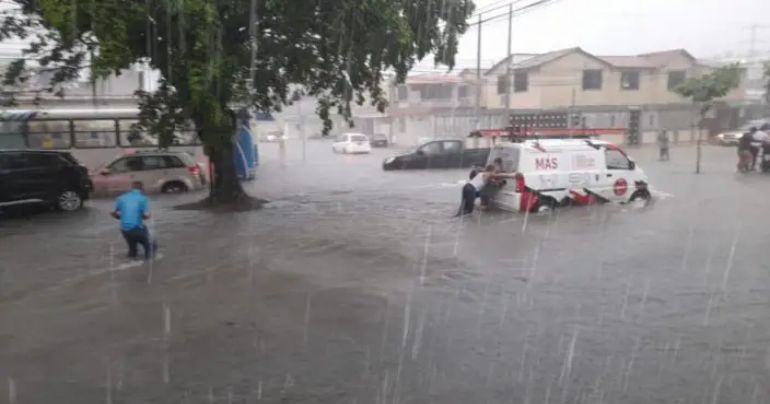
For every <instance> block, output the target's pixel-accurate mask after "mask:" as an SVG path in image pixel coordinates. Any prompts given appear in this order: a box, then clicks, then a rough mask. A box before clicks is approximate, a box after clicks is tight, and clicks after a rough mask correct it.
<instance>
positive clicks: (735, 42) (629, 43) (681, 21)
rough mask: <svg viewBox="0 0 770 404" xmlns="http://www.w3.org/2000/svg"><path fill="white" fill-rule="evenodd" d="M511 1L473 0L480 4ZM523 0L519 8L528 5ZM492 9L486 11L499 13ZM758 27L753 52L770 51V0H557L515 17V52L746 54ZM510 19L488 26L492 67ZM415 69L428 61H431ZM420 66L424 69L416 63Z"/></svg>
mask: <svg viewBox="0 0 770 404" xmlns="http://www.w3.org/2000/svg"><path fill="white" fill-rule="evenodd" d="M509 2H510V0H507V1H501V0H477V1H476V5H477V9H484V8H489V7H490V5H492V6H494V5H497V4H507V3H509ZM530 2H531V1H530V0H522V1H521V2H520V3H519V5H518V6H517V7H520V6H521V5H524V4H528V3H530ZM505 11H506V10H505V9H501V10H496V11H493V12H491V13H490V14H489V16H493V15H497V14H500V13H504V12H505ZM762 19H763V20H764V24H766V28H763V29H759V30H758V31H757V34H758V35H757V38H758V46H757V48H758V50H760V51H762V52H764V53H770V0H554V3H552V4H550V5H546V6H543V7H540V8H539V9H537V10H533V11H531V12H528V13H526V14H523V15H521V16H515V17H514V20H513V51H514V52H546V51H549V50H554V49H560V48H568V47H572V46H580V47H582V48H583V49H585V50H586V51H588V52H591V53H596V54H636V53H642V52H651V51H656V50H664V49H673V48H685V49H687V50H689V51H690V52H691V53H693V54H694V55H695V56H696V57H701V58H706V57H713V56H717V55H722V54H724V53H725V52H727V51H732V52H734V53H736V54H745V53H746V52H747V50H748V47H749V44H748V40H749V32H750V30H749V26H750V25H751V24H755V23H756V24H762V23H763V21H762ZM507 29H508V20H507V18H502V19H499V20H497V21H492V22H489V23H485V24H484V25H483V32H482V47H481V48H482V61H483V62H484V63H485V64H486V65H489V64H491V63H492V61H498V60H500V59H501V58H503V57H504V56H505V54H506V46H507V45H506V38H507V32H508V31H507ZM477 35H478V28H477V26H472V27H471V28H470V29H469V30H468V32H467V33H466V34H465V36H464V37H463V38H462V40H461V44H460V51H459V53H458V55H457V66H458V67H475V64H476V39H477ZM420 66H431V63H426V64H421V65H420ZM420 68H422V67H420Z"/></svg>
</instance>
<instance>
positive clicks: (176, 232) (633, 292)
mask: <svg viewBox="0 0 770 404" xmlns="http://www.w3.org/2000/svg"><path fill="white" fill-rule="evenodd" d="M628 151H629V154H631V155H632V156H633V157H634V158H635V159H636V161H637V163H638V164H639V165H640V166H641V167H642V168H643V169H645V171H646V173H647V175H648V176H649V178H650V182H651V183H652V185H653V189H654V192H653V194H654V195H655V196H656V200H655V201H654V203H652V204H650V205H649V206H646V207H644V206H616V205H604V206H592V207H581V208H565V209H557V210H554V211H551V212H547V213H541V214H533V215H522V214H509V213H504V212H488V213H487V212H484V213H479V212H477V213H475V214H474V215H472V216H469V217H465V218H455V217H453V215H454V214H455V212H456V211H457V207H458V204H459V198H460V188H461V185H462V183H463V180H464V179H465V178H467V170H426V171H395V172H384V171H382V168H381V162H382V159H383V158H385V157H386V156H389V155H392V154H394V153H396V151H394V150H388V149H374V151H373V153H372V154H371V155H336V154H333V153H332V152H331V145H330V142H327V141H320V140H314V141H308V143H307V150H306V153H305V155H306V159H305V160H304V161H303V157H302V156H303V152H302V146H301V144H300V143H299V142H298V141H290V142H289V144H288V145H287V147H286V149H285V151H284V152H281V150H280V149H279V147H278V145H277V144H267V143H261V144H260V152H261V158H262V161H261V162H260V164H261V165H260V167H259V172H258V178H257V180H256V181H254V182H250V183H246V189H247V191H248V192H249V193H250V194H252V195H254V196H260V197H264V198H266V199H269V200H271V203H270V204H268V205H267V206H266V208H265V209H262V210H261V211H255V212H244V213H233V214H223V213H212V212H198V211H177V210H173V206H175V205H178V204H181V203H183V202H189V201H195V200H198V199H201V198H202V197H203V196H204V195H205V194H203V193H198V194H190V195H183V196H178V197H177V196H171V197H167V196H165V195H163V196H153V197H152V198H151V200H152V203H153V214H154V217H153V219H152V220H151V222H150V229H151V231H152V232H153V234H155V235H156V236H157V237H158V241H159V243H160V248H161V250H160V251H161V252H160V254H161V256H160V257H159V259H157V260H156V261H153V262H151V263H148V264H142V263H135V262H129V261H127V260H126V259H125V258H124V255H125V245H124V242H123V240H122V238H121V236H120V233H119V231H118V225H117V223H116V222H115V221H114V220H113V219H111V218H110V217H109V215H108V214H109V211H110V210H111V208H112V201H110V200H95V201H91V202H89V204H88V208H87V209H85V210H83V211H81V212H78V213H74V214H65V215H62V214H55V213H47V212H46V213H40V214H35V215H30V216H25V217H20V218H19V217H13V218H0V263H1V264H0V271H2V272H0V312H2V315H1V316H0V401H2V402H9V403H49V402H57V401H61V397H67V399H66V401H67V402H80V403H91V402H107V403H129V402H132V403H140V402H157V403H231V402H232V403H246V402H248V403H252V402H266V403H277V402H285V403H359V404H364V403H378V404H380V403H381V404H384V403H442V404H443V403H458V404H464V403H503V402H506V403H510V402H514V403H651V402H665V403H674V402H677V403H746V404H749V403H756V404H759V403H767V402H770V393H768V389H767V385H768V383H769V382H770V376H768V375H770V372H768V370H770V369H769V367H770V307H768V306H769V303H768V302H769V301H770V300H768V296H770V286H768V285H770V264H768V260H769V259H768V254H767V252H766V251H765V250H764V249H765V248H767V246H768V245H770V232H768V231H767V223H768V221H767V220H766V218H767V211H768V205H767V201H768V198H770V187H768V182H770V176H765V175H761V174H759V173H754V174H750V175H738V174H735V173H734V171H735V170H734V166H735V162H734V160H735V150H734V149H732V148H722V147H716V146H705V147H704V164H703V174H701V175H694V174H693V173H692V172H693V169H694V148H690V147H682V148H680V147H675V148H673V149H672V161H671V162H668V163H660V162H658V161H656V160H655V153H656V151H655V150H654V149H652V148H641V149H633V148H632V149H629V150H628Z"/></svg>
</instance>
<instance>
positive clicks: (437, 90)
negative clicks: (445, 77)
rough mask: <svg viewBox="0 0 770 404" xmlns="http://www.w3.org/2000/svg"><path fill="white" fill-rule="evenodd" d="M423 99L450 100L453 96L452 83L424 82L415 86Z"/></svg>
mask: <svg viewBox="0 0 770 404" xmlns="http://www.w3.org/2000/svg"><path fill="white" fill-rule="evenodd" d="M415 87H417V89H418V90H419V91H420V98H421V99H423V100H448V99H451V98H452V85H451V84H422V85H418V86H415Z"/></svg>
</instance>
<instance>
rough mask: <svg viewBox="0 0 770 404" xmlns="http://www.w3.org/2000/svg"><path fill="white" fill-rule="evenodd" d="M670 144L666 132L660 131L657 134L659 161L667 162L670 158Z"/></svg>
mask: <svg viewBox="0 0 770 404" xmlns="http://www.w3.org/2000/svg"><path fill="white" fill-rule="evenodd" d="M670 144H671V139H670V138H669V137H668V131H666V130H665V129H663V130H661V131H660V133H658V148H659V149H660V161H668V159H669V158H670V155H669V146H670Z"/></svg>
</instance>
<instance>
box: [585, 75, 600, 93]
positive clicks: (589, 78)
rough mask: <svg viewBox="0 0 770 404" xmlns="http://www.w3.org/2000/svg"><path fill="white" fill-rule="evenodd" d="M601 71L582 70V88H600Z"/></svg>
mask: <svg viewBox="0 0 770 404" xmlns="http://www.w3.org/2000/svg"><path fill="white" fill-rule="evenodd" d="M601 89H602V71H601V70H583V90H601Z"/></svg>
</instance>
